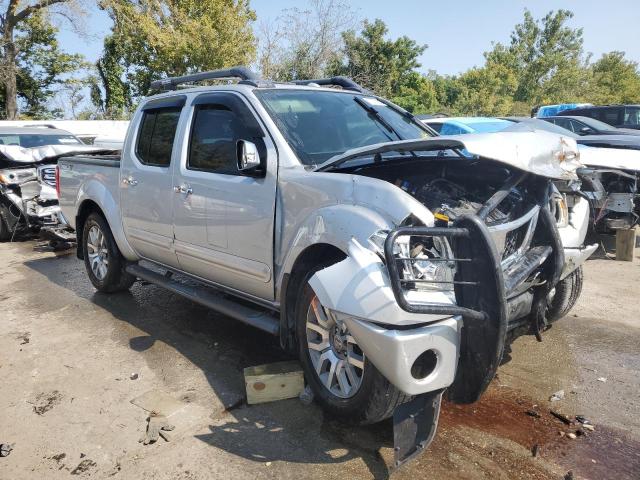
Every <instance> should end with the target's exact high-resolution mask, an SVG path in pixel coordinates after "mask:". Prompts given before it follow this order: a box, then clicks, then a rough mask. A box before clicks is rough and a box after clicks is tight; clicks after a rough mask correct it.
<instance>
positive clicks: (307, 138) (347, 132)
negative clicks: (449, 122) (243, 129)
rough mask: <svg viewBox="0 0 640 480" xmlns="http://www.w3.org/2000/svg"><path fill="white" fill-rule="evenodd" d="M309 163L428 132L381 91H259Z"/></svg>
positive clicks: (288, 138) (416, 136) (422, 136)
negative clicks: (377, 94) (376, 93)
mask: <svg viewBox="0 0 640 480" xmlns="http://www.w3.org/2000/svg"><path fill="white" fill-rule="evenodd" d="M255 93H256V95H257V96H258V98H259V99H260V101H261V102H262V104H263V105H264V106H265V108H266V109H267V111H268V112H269V115H270V116H271V118H272V119H273V121H274V122H275V123H276V125H277V126H278V128H279V129H280V131H281V132H282V134H283V135H284V137H285V139H286V140H287V142H288V143H289V145H290V146H291V148H293V150H294V151H295V152H296V154H297V155H298V158H299V159H300V161H301V162H302V163H303V164H305V165H319V164H321V163H323V162H325V161H326V160H328V159H330V158H331V157H333V156H335V155H340V154H342V153H344V152H346V151H347V150H351V149H352V148H358V147H364V146H367V145H373V144H376V143H384V142H391V141H396V140H410V139H417V138H427V137H429V134H428V133H427V131H426V130H425V129H423V128H422V127H421V126H420V125H418V124H416V123H415V122H414V121H413V120H412V119H411V118H410V117H408V116H406V115H403V114H402V113H401V112H399V111H397V110H395V109H394V108H392V107H390V106H388V105H386V104H385V103H383V102H381V101H380V100H378V99H377V98H375V97H369V96H362V95H357V94H353V93H348V92H327V91H322V90H320V91H312V90H258V91H256V92H255Z"/></svg>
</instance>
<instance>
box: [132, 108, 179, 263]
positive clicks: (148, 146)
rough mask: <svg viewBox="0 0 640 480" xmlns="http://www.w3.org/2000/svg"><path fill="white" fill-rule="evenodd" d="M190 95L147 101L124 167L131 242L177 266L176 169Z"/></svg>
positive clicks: (141, 251)
mask: <svg viewBox="0 0 640 480" xmlns="http://www.w3.org/2000/svg"><path fill="white" fill-rule="evenodd" d="M185 99H186V97H185V96H183V95H181V96H176V97H169V98H163V99H160V100H154V101H151V102H149V103H147V104H146V105H145V106H144V107H143V110H142V112H140V113H139V115H140V120H139V121H137V122H135V124H136V125H137V131H136V132H133V134H134V135H135V138H134V139H133V140H132V141H131V142H128V143H127V152H126V154H125V155H123V160H122V166H121V178H120V182H121V183H120V188H121V194H120V195H121V199H122V202H121V203H122V206H123V224H124V227H125V232H126V234H127V239H128V240H129V243H130V244H131V246H132V247H133V249H134V250H135V251H136V252H137V253H138V254H139V255H140V256H142V257H144V258H147V259H150V260H154V261H156V262H160V263H163V264H165V265H169V266H177V264H178V262H177V258H176V255H175V253H174V251H173V218H172V211H171V208H172V201H173V196H174V194H173V190H172V188H173V178H172V176H173V169H172V168H171V167H172V164H173V163H175V161H177V160H176V158H177V157H178V156H179V152H178V150H179V149H178V148H176V142H175V139H176V132H177V131H178V123H179V121H180V115H181V112H182V108H183V105H184V103H185Z"/></svg>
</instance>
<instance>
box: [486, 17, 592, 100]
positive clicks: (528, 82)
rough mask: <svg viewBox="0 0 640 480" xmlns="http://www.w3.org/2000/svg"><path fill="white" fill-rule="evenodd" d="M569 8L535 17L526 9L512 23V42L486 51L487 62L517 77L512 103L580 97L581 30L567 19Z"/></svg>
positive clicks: (583, 77)
mask: <svg viewBox="0 0 640 480" xmlns="http://www.w3.org/2000/svg"><path fill="white" fill-rule="evenodd" d="M571 18H573V13H572V12H570V11H568V10H558V11H555V12H553V11H552V12H549V13H548V14H547V15H545V16H544V17H543V18H542V19H541V20H536V19H534V18H533V15H532V14H531V12H530V11H528V10H525V12H524V20H523V22H522V23H519V24H518V25H516V26H515V28H514V30H513V32H512V33H511V41H510V43H509V45H507V46H505V45H503V44H501V43H497V44H495V45H494V47H493V49H492V50H491V51H489V52H486V53H485V58H486V60H487V63H488V64H495V65H499V66H501V67H502V68H503V69H505V70H508V71H511V72H512V74H513V75H515V78H516V80H517V88H516V90H515V93H514V95H513V100H514V101H515V102H526V103H530V104H542V103H553V102H557V101H570V100H580V99H581V98H580V95H581V94H582V92H583V91H584V88H585V85H586V81H587V74H586V72H587V71H586V65H585V62H584V54H583V39H582V29H581V28H572V27H570V26H568V25H567V22H568V21H569V20H570V19H571Z"/></svg>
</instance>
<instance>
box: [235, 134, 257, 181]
mask: <svg viewBox="0 0 640 480" xmlns="http://www.w3.org/2000/svg"><path fill="white" fill-rule="evenodd" d="M236 151H237V155H238V170H240V171H241V172H244V173H249V172H255V173H258V172H256V171H257V170H260V167H262V162H261V161H260V153H258V147H257V146H256V144H255V143H251V142H249V141H247V140H238V144H237V148H236Z"/></svg>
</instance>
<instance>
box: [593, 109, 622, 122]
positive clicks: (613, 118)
mask: <svg viewBox="0 0 640 480" xmlns="http://www.w3.org/2000/svg"><path fill="white" fill-rule="evenodd" d="M598 120H602V121H603V122H604V123H608V124H609V125H620V123H621V122H620V109H618V108H603V109H601V110H600V117H599V118H598Z"/></svg>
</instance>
